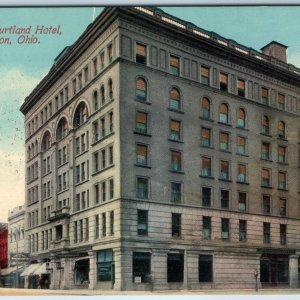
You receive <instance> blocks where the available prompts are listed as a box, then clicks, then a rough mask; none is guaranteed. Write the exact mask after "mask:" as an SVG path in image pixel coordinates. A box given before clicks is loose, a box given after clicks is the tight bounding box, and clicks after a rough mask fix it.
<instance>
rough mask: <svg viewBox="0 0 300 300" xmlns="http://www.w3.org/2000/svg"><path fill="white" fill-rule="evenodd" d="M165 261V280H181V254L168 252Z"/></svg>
mask: <svg viewBox="0 0 300 300" xmlns="http://www.w3.org/2000/svg"><path fill="white" fill-rule="evenodd" d="M167 262H168V263H167V268H168V270H167V282H183V268H184V256H183V254H180V253H178V254H177V253H168V259H167Z"/></svg>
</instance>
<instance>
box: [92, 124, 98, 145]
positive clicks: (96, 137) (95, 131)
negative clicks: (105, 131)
mask: <svg viewBox="0 0 300 300" xmlns="http://www.w3.org/2000/svg"><path fill="white" fill-rule="evenodd" d="M92 127H93V142H94V143H95V142H97V141H98V140H99V124H98V121H96V122H94V123H93V125H92Z"/></svg>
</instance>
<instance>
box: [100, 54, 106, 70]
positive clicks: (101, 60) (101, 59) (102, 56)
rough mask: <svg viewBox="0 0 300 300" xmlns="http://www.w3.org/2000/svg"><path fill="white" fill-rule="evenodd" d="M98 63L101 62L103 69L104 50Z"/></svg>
mask: <svg viewBox="0 0 300 300" xmlns="http://www.w3.org/2000/svg"><path fill="white" fill-rule="evenodd" d="M100 63H101V69H104V64H105V58H104V51H103V52H102V53H101V54H100Z"/></svg>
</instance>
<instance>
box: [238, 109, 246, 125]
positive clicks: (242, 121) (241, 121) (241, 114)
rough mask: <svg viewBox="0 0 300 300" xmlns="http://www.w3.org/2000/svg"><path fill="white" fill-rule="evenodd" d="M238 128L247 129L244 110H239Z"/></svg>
mask: <svg viewBox="0 0 300 300" xmlns="http://www.w3.org/2000/svg"><path fill="white" fill-rule="evenodd" d="M237 127H239V128H245V127H246V112H245V110H244V109H243V108H239V109H238V113H237Z"/></svg>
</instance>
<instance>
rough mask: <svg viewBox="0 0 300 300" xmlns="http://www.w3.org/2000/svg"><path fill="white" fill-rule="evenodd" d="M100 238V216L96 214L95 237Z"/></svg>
mask: <svg viewBox="0 0 300 300" xmlns="http://www.w3.org/2000/svg"><path fill="white" fill-rule="evenodd" d="M98 238H99V216H98V215H96V216H95V239H98Z"/></svg>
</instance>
